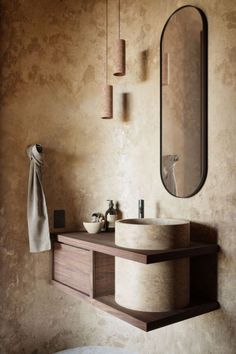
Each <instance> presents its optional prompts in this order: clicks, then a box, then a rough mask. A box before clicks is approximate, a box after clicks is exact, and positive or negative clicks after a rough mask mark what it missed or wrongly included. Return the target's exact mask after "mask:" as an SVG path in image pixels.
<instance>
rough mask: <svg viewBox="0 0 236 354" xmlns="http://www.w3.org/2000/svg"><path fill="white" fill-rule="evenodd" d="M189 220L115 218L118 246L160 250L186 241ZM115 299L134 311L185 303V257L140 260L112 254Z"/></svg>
mask: <svg viewBox="0 0 236 354" xmlns="http://www.w3.org/2000/svg"><path fill="white" fill-rule="evenodd" d="M189 228H190V223H189V221H186V220H179V219H164V218H163V219H162V218H156V219H123V220H118V221H116V227H115V243H116V245H118V246H120V247H125V248H133V249H142V250H164V249H170V248H178V247H180V248H181V247H187V246H188V245H189ZM115 258H116V259H115V300H116V302H117V303H118V304H119V305H121V306H123V307H127V308H129V309H133V310H137V311H147V312H149V311H155V312H159V311H169V310H173V309H178V308H182V307H185V306H187V305H188V303H189V259H188V258H182V259H178V260H173V261H165V262H158V263H153V264H142V263H138V262H134V261H131V260H127V259H123V258H119V257H115Z"/></svg>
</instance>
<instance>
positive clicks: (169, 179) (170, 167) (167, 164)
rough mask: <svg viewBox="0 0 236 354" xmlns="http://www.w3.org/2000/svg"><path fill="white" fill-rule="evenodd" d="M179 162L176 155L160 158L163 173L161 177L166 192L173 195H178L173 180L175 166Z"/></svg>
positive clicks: (174, 180)
mask: <svg viewBox="0 0 236 354" xmlns="http://www.w3.org/2000/svg"><path fill="white" fill-rule="evenodd" d="M177 161H179V157H178V155H164V156H162V163H163V170H162V171H163V172H162V177H163V181H164V184H165V186H166V188H167V189H168V191H169V192H170V193H172V194H174V195H176V196H177V195H178V188H177V183H176V178H175V164H176V162H177Z"/></svg>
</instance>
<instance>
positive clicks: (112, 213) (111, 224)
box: [105, 200, 117, 232]
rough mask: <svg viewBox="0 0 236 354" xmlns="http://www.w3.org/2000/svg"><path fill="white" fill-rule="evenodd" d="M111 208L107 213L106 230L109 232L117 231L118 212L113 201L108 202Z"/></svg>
mask: <svg viewBox="0 0 236 354" xmlns="http://www.w3.org/2000/svg"><path fill="white" fill-rule="evenodd" d="M108 202H109V208H108V210H107V211H106V213H105V230H106V231H108V232H114V231H115V222H116V220H117V211H116V209H115V208H114V203H113V200H108Z"/></svg>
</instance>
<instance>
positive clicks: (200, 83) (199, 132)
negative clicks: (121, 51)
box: [160, 6, 207, 198]
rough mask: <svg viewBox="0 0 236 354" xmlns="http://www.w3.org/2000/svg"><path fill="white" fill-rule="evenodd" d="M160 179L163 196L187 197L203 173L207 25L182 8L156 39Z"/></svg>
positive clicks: (196, 11)
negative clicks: (158, 43)
mask: <svg viewBox="0 0 236 354" xmlns="http://www.w3.org/2000/svg"><path fill="white" fill-rule="evenodd" d="M160 83H161V87H160V92H161V177H162V182H163V184H164V186H165V188H166V189H167V191H168V192H169V193H171V194H172V195H174V196H176V197H182V198H186V197H190V196H192V195H194V194H195V193H197V192H198V191H199V189H200V188H201V187H202V185H203V183H204V181H205V178H206V174H207V20H206V17H205V15H204V14H203V12H202V11H201V10H199V9H198V8H196V7H193V6H184V7H182V8H180V9H178V10H177V11H175V12H174V13H173V14H172V15H171V16H170V18H169V19H168V21H167V23H166V25H165V27H164V29H163V32H162V36H161V81H160Z"/></svg>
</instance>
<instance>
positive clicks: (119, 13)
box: [118, 0, 120, 39]
mask: <svg viewBox="0 0 236 354" xmlns="http://www.w3.org/2000/svg"><path fill="white" fill-rule="evenodd" d="M118 34H119V39H120V0H118Z"/></svg>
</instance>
